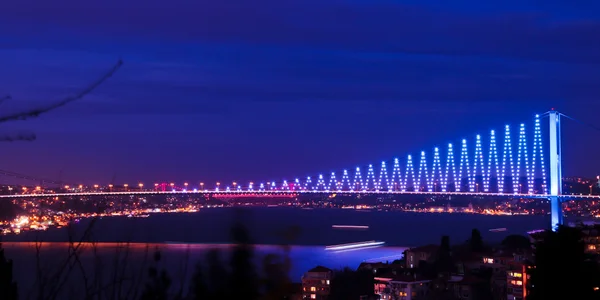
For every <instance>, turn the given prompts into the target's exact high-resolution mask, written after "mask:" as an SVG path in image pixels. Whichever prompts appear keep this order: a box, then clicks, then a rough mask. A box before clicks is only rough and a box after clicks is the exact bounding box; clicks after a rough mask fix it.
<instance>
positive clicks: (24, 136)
mask: <svg viewBox="0 0 600 300" xmlns="http://www.w3.org/2000/svg"><path fill="white" fill-rule="evenodd" d="M122 65H123V61H122V60H119V61H117V63H116V64H115V65H114V66H113V67H112V68H111V69H110V70H109V71H108V72H107V73H106V74H104V75H103V76H102V77H100V79H98V80H96V81H95V82H93V83H92V84H90V85H89V86H88V87H86V88H85V89H83V90H81V91H80V92H79V93H77V94H75V95H73V96H69V97H66V98H64V99H62V100H59V101H54V102H52V103H50V104H48V105H46V106H41V107H36V108H33V109H29V110H25V111H20V112H16V113H11V114H6V115H1V114H0V123H4V122H10V121H19V120H26V119H29V118H35V117H37V116H39V115H41V114H44V113H47V112H49V111H51V110H54V109H57V108H59V107H62V106H65V105H67V104H69V103H71V102H74V101H77V100H79V99H81V98H83V97H84V96H86V95H87V94H89V93H91V92H92V91H93V90H94V89H96V88H97V87H98V86H100V85H101V84H102V83H103V82H104V81H106V80H107V79H109V78H110V77H112V76H113V75H114V74H115V73H116V72H117V70H119V68H120V67H121V66H122ZM9 99H11V97H10V96H6V97H3V98H0V103H2V102H4V101H5V100H9ZM35 139H36V136H35V134H34V133H19V134H5V135H0V141H33V140H35Z"/></svg>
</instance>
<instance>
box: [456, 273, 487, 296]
mask: <svg viewBox="0 0 600 300" xmlns="http://www.w3.org/2000/svg"><path fill="white" fill-rule="evenodd" d="M447 286H448V290H449V291H450V292H451V294H452V295H453V296H454V298H455V299H464V300H477V299H489V298H487V297H486V296H487V294H486V293H485V288H486V282H485V280H483V279H481V278H479V277H477V276H473V275H460V276H451V277H450V278H449V279H448V283H447Z"/></svg>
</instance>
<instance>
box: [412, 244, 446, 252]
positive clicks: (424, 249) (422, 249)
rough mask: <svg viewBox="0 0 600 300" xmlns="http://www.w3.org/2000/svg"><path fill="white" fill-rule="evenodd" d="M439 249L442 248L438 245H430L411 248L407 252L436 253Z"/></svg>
mask: <svg viewBox="0 0 600 300" xmlns="http://www.w3.org/2000/svg"><path fill="white" fill-rule="evenodd" d="M439 248H440V246H438V245H434V244H430V245H425V246H419V247H414V248H410V249H408V250H407V251H408V252H435V251H437V250H438V249H439Z"/></svg>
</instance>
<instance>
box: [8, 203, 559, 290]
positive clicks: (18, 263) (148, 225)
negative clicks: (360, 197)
mask: <svg viewBox="0 0 600 300" xmlns="http://www.w3.org/2000/svg"><path fill="white" fill-rule="evenodd" d="M235 220H240V221H242V222H243V223H244V224H245V225H246V226H247V228H248V230H249V232H250V234H251V236H252V239H253V241H254V243H256V244H257V246H256V247H255V250H256V262H257V264H260V262H261V260H262V258H263V257H264V255H266V254H269V253H282V248H281V247H280V246H277V245H280V244H285V243H286V242H287V241H288V240H289V239H288V238H289V237H290V236H289V235H287V236H288V238H286V234H285V233H286V232H289V228H293V227H295V228H297V231H296V232H297V234H296V235H295V236H293V239H292V240H291V241H289V243H290V244H292V245H293V246H291V248H290V258H291V260H292V262H293V265H292V270H291V272H290V273H291V274H290V275H291V278H292V279H293V280H294V281H299V280H300V277H301V275H302V274H303V273H304V272H305V271H306V270H308V269H310V268H312V267H314V266H316V265H324V266H327V267H330V268H341V267H344V266H348V267H351V268H356V267H357V266H358V265H359V264H360V263H361V262H363V261H366V260H372V261H393V260H394V259H397V258H400V257H401V254H402V251H403V250H404V249H405V248H406V247H411V246H417V245H424V244H429V243H435V244H437V243H439V240H440V237H441V236H442V235H449V236H450V240H451V243H462V242H464V241H465V240H467V239H468V238H469V236H470V233H471V230H472V229H473V228H478V229H479V230H480V231H481V233H482V236H483V238H484V240H487V241H490V242H500V241H501V240H502V239H503V238H504V237H505V236H507V235H509V234H525V233H526V231H528V230H532V229H539V228H545V227H547V225H548V224H549V218H548V217H547V216H484V215H472V214H438V213H407V212H380V211H371V212H367V211H355V210H342V209H314V210H302V209H295V208H280V207H277V208H249V209H244V210H243V211H242V212H240V211H238V210H236V209H232V208H215V209H204V210H201V211H199V212H197V213H191V214H157V215H151V216H150V217H149V218H126V217H111V218H103V219H100V220H97V222H96V223H95V224H94V227H93V231H92V232H93V233H92V234H93V237H94V239H95V240H98V241H100V242H101V243H99V244H97V246H96V250H97V253H98V254H97V256H102V257H103V261H104V264H107V263H108V262H110V263H113V262H114V259H112V258H111V257H114V256H115V253H116V252H117V250H118V249H119V248H118V246H119V245H118V244H117V243H115V242H123V241H127V242H131V243H132V244H131V245H130V250H129V251H130V253H129V254H128V258H127V261H129V262H131V265H132V267H135V268H139V267H140V265H139V264H140V263H141V261H143V260H144V259H143V258H144V257H146V254H147V253H148V252H152V251H153V250H154V249H155V248H158V249H160V250H161V253H163V258H164V259H163V262H164V265H165V266H166V268H167V269H168V270H169V272H170V273H171V274H181V273H182V272H183V269H184V268H183V267H182V266H184V265H186V262H187V265H190V264H192V265H193V264H194V263H195V262H196V261H199V260H201V259H202V258H203V257H204V255H205V254H206V253H207V252H208V250H209V249H211V248H220V249H222V250H223V252H224V255H227V253H228V252H229V251H230V250H231V245H228V244H229V243H231V240H230V238H229V230H230V228H231V225H232V224H233V223H234V221H235ZM89 223H90V222H89V220H83V221H82V222H80V223H79V224H76V225H75V226H74V232H75V235H80V234H81V233H82V232H83V231H84V230H85V228H87V227H88V225H89ZM332 225H366V226H369V228H368V229H366V230H339V229H333V228H332ZM492 228H506V229H507V230H506V231H503V232H490V231H489V229H492ZM67 237H68V232H67V230H66V229H65V228H61V229H51V230H48V231H46V232H27V233H25V234H21V235H18V236H8V237H6V238H5V239H4V240H5V243H4V247H5V248H6V252H7V256H9V258H12V259H13V260H14V261H15V268H16V269H17V271H16V272H15V273H16V274H15V276H16V279H17V280H18V282H20V283H23V284H21V285H20V286H21V288H24V286H26V285H28V284H29V285H30V284H33V282H32V278H31V277H33V276H32V274H35V270H36V263H35V261H36V251H35V247H34V244H33V243H28V242H27V241H33V240H36V239H37V240H42V241H45V242H47V243H45V244H44V245H43V247H42V250H43V251H42V252H43V253H44V255H45V256H44V257H47V258H45V259H43V260H44V261H46V260H49V261H54V262H56V263H59V261H60V259H57V258H59V257H66V252H67V249H68V244H67V243H64V241H66V240H67ZM367 240H380V241H385V242H386V247H379V248H371V249H364V250H356V251H347V252H331V251H326V250H325V246H326V245H333V244H340V243H350V242H361V241H367ZM167 241H168V242H170V243H169V244H166V243H165V242H167ZM83 253H84V254H83V256H84V257H87V258H86V259H85V260H86V261H87V262H86V263H87V264H91V261H93V260H92V259H90V258H92V257H93V256H94V254H93V253H92V249H91V247H87V249H86V250H85V251H84V252H83ZM190 272H191V271H188V272H187V273H188V275H189V273H190ZM25 283H27V284H25Z"/></svg>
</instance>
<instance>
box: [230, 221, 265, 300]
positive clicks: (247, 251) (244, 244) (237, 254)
mask: <svg viewBox="0 0 600 300" xmlns="http://www.w3.org/2000/svg"><path fill="white" fill-rule="evenodd" d="M231 235H232V237H233V241H234V243H235V244H236V245H235V248H234V250H233V253H232V254H231V288H232V290H233V291H232V299H248V300H253V299H257V298H258V294H259V293H258V292H259V291H258V282H257V274H256V271H255V268H254V264H253V262H252V258H253V255H254V251H253V248H252V244H251V242H250V236H249V234H248V231H247V229H246V227H245V226H243V225H242V224H241V223H236V224H235V225H233V228H232V229H231Z"/></svg>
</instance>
